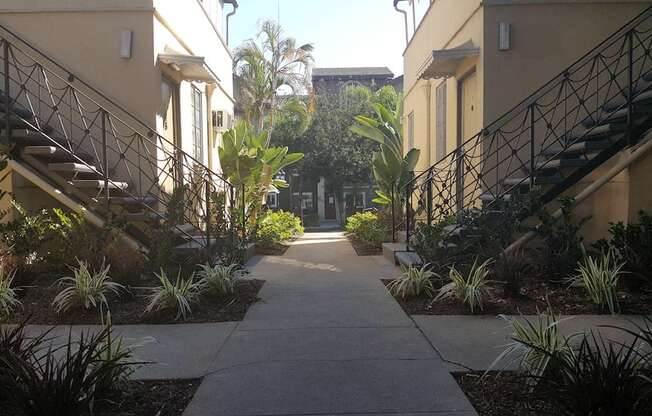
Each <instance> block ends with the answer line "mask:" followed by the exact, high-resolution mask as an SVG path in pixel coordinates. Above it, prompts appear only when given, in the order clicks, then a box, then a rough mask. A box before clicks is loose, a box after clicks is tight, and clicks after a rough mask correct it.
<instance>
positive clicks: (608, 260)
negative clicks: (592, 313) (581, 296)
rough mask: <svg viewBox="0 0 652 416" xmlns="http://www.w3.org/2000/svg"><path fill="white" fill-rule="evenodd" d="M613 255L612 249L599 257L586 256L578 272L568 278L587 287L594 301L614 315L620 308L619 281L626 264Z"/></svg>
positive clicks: (569, 280)
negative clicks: (615, 258)
mask: <svg viewBox="0 0 652 416" xmlns="http://www.w3.org/2000/svg"><path fill="white" fill-rule="evenodd" d="M613 257H614V256H613V255H612V251H608V252H607V253H602V254H601V255H600V256H599V257H598V258H597V259H594V258H593V257H586V258H585V259H584V261H583V262H580V263H578V268H577V271H578V274H577V275H575V276H573V277H571V278H569V279H568V282H569V283H570V284H572V285H574V286H579V287H583V288H584V289H586V291H587V293H588V294H589V297H590V298H591V300H592V301H593V303H595V304H596V305H598V306H600V307H601V308H602V309H606V310H608V311H609V312H610V313H611V314H612V315H613V314H615V313H617V312H618V309H619V307H618V281H619V280H620V277H621V276H622V274H623V272H622V268H623V266H624V263H617V262H616V261H615V260H614V258H613Z"/></svg>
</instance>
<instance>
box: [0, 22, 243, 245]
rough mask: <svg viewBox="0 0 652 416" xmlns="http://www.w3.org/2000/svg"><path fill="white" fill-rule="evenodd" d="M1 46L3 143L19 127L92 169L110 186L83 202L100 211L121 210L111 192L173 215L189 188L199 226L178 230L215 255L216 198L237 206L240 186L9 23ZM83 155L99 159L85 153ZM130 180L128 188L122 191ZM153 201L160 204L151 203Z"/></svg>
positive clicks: (187, 210)
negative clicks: (178, 196)
mask: <svg viewBox="0 0 652 416" xmlns="http://www.w3.org/2000/svg"><path fill="white" fill-rule="evenodd" d="M0 50H1V51H2V56H1V58H0V59H1V62H2V64H1V65H0V81H2V82H3V96H2V98H0V104H2V105H4V107H5V108H4V110H5V113H4V120H3V124H4V131H5V134H4V136H3V140H9V139H10V138H12V137H14V135H13V134H12V133H13V132H12V130H14V131H15V130H18V129H20V130H23V129H27V130H33V131H35V132H37V133H38V135H39V137H42V138H44V139H45V140H47V143H48V145H50V146H54V147H56V148H57V149H62V150H63V151H65V152H66V153H68V154H69V155H70V156H71V157H72V158H73V159H74V161H75V163H78V164H80V165H84V166H86V167H87V168H90V169H93V170H94V171H95V172H96V173H97V174H98V175H99V176H100V177H101V180H102V181H103V186H101V187H100V190H101V192H99V191H98V194H97V195H95V198H90V201H84V202H96V203H99V202H100V201H101V202H102V203H101V204H100V206H101V208H98V209H101V210H103V214H104V215H105V216H110V215H112V214H111V213H112V212H113V209H114V207H113V206H112V202H111V197H112V196H115V195H119V196H124V197H129V198H134V199H135V200H139V201H142V202H141V203H140V208H142V210H144V211H145V212H146V213H149V214H150V215H151V216H152V217H154V218H158V219H159V220H160V221H166V220H168V219H169V218H168V217H167V215H166V213H165V212H161V209H160V208H162V209H165V210H167V208H168V205H169V204H170V202H171V199H172V195H173V194H174V192H175V189H177V190H178V189H179V187H181V186H183V189H184V195H183V202H184V209H183V215H182V216H183V218H182V221H181V222H183V223H186V224H192V225H193V226H194V230H190V231H189V230H188V229H187V227H179V226H180V225H183V224H174V227H175V228H176V231H177V232H178V234H179V235H182V236H184V237H185V238H186V239H187V240H188V241H194V242H195V243H196V244H197V245H198V246H200V247H202V248H205V249H207V250H208V251H209V252H210V248H211V236H210V233H211V229H212V228H214V226H215V225H216V224H214V221H215V218H214V214H215V213H214V212H213V213H212V212H211V206H212V202H213V201H212V200H213V198H215V197H216V196H218V195H223V197H224V198H225V200H226V201H227V203H226V205H227V206H228V207H235V205H236V201H235V190H234V187H233V186H232V185H231V184H230V183H229V181H228V180H227V179H226V178H224V177H223V176H221V175H220V174H218V173H215V172H213V171H212V170H210V169H209V168H208V167H206V166H205V165H204V164H202V163H201V162H200V161H198V160H197V159H195V158H194V157H193V156H191V155H189V154H188V153H186V152H184V151H183V150H182V149H180V148H179V147H178V146H177V145H175V144H174V143H172V142H171V141H169V140H168V139H166V138H165V137H163V136H162V135H160V134H159V133H157V131H156V129H154V128H152V127H149V126H148V125H147V124H146V123H144V122H142V121H140V120H139V119H138V118H137V117H135V116H134V115H133V114H132V113H130V112H129V111H128V110H126V109H125V108H123V107H122V106H121V105H119V104H117V103H115V102H114V101H112V100H111V99H109V98H108V97H107V96H106V95H104V94H103V93H101V92H100V91H98V90H97V89H95V88H94V87H93V86H91V85H89V84H88V83H86V82H84V81H83V80H81V79H80V78H79V77H77V76H76V75H75V74H74V73H72V72H71V71H69V70H67V69H66V68H65V67H64V66H63V65H61V64H59V63H58V62H57V61H55V60H54V59H52V58H50V57H49V56H48V55H46V54H45V53H43V52H41V51H40V50H39V49H37V48H36V47H34V46H32V45H31V44H29V43H28V42H27V41H25V40H23V39H22V38H21V37H20V36H18V35H16V34H15V33H13V32H12V31H10V30H9V29H7V28H6V27H4V26H2V25H0ZM18 107H23V108H27V109H28V110H29V111H30V112H31V113H32V115H33V118H29V119H27V118H23V117H21V116H20V115H18V114H16V112H15V111H14V109H15V108H18ZM17 126H18V127H17ZM82 152H83V153H86V154H90V155H91V156H92V157H93V158H94V159H95V162H94V163H93V162H89V161H88V160H87V158H83V157H81V153H82ZM125 182H126V183H127V184H128V188H127V189H118V188H120V186H121V184H122V183H125ZM112 188H113V189H112ZM115 189H118V190H117V191H116V190H115ZM152 200H153V201H154V204H151V203H148V202H146V201H152ZM152 205H158V206H152ZM89 209H93V208H92V207H91V206H89ZM229 226H230V227H231V229H232V230H234V229H235V226H236V224H235V223H233V221H230V224H229Z"/></svg>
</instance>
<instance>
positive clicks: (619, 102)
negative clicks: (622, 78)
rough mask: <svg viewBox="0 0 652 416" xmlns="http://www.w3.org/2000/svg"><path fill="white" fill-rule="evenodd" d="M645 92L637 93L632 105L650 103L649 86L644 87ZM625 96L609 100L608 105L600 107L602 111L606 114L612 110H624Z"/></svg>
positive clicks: (625, 104)
mask: <svg viewBox="0 0 652 416" xmlns="http://www.w3.org/2000/svg"><path fill="white" fill-rule="evenodd" d="M645 89H646V90H645V91H644V92H641V93H639V94H638V95H636V96H635V97H634V103H637V104H638V103H641V104H642V103H649V102H650V101H652V89H649V85H648V84H646V85H645ZM625 97H626V94H623V95H622V96H619V97H616V98H613V99H611V100H609V102H608V103H606V104H605V105H603V106H602V109H603V110H604V111H607V112H611V111H614V110H618V109H621V108H626V107H627V99H626V98H625Z"/></svg>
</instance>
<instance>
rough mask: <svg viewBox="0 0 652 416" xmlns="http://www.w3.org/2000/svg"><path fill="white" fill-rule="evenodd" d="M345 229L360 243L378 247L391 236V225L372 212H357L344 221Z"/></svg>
mask: <svg viewBox="0 0 652 416" xmlns="http://www.w3.org/2000/svg"><path fill="white" fill-rule="evenodd" d="M345 229H346V231H347V232H349V233H353V234H355V236H356V237H357V238H358V239H359V240H360V241H362V242H364V243H366V244H368V245H370V246H373V247H380V246H382V244H383V243H384V242H385V241H389V240H390V238H391V234H392V229H391V224H389V223H388V222H387V221H384V220H383V219H382V218H381V214H380V213H379V214H375V213H373V212H358V213H356V214H353V215H351V216H350V217H348V218H347V219H346V226H345Z"/></svg>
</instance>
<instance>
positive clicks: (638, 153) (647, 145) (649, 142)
mask: <svg viewBox="0 0 652 416" xmlns="http://www.w3.org/2000/svg"><path fill="white" fill-rule="evenodd" d="M651 149H652V131H648V132H647V133H646V135H645V139H643V141H642V143H641V144H640V145H638V146H637V147H636V148H634V149H630V150H628V151H626V152H627V153H628V155H627V156H626V157H625V159H623V160H621V161H620V162H618V163H617V164H616V165H615V166H614V167H613V168H611V169H610V170H609V172H607V173H606V174H604V175H603V176H601V177H600V178H599V179H598V180H596V181H595V182H593V183H592V184H591V185H589V186H587V187H586V188H584V189H583V190H582V191H581V192H580V193H579V194H577V195H576V196H575V198H574V199H573V203H572V205H571V208H572V207H575V206H577V205H578V204H580V203H581V202H582V201H584V200H585V199H587V198H588V197H589V196H591V195H592V194H593V193H594V192H595V191H597V190H598V189H600V188H601V187H602V186H603V185H605V184H606V183H608V182H609V181H610V180H612V179H613V178H614V177H616V175H618V174H619V173H620V172H622V171H623V170H625V169H626V168H628V167H629V166H630V165H631V164H632V163H634V162H635V161H637V160H638V159H640V158H641V157H642V156H643V155H645V153H646V152H648V151H649V150H651ZM562 215H563V211H562V210H561V209H558V210H557V211H555V212H554V213H553V214H552V219H553V220H557V219H559V218H561V217H562ZM536 236H537V232H536V231H529V232H527V233H525V234H524V235H523V236H522V237H521V238H519V239H518V240H516V241H515V242H513V243H512V244H511V245H510V246H509V247H507V248H506V249H505V253H509V252H510V251H513V250H516V249H518V248H519V247H522V246H523V245H525V244H527V243H528V242H529V241H530V240H532V239H533V238H534V237H536Z"/></svg>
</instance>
